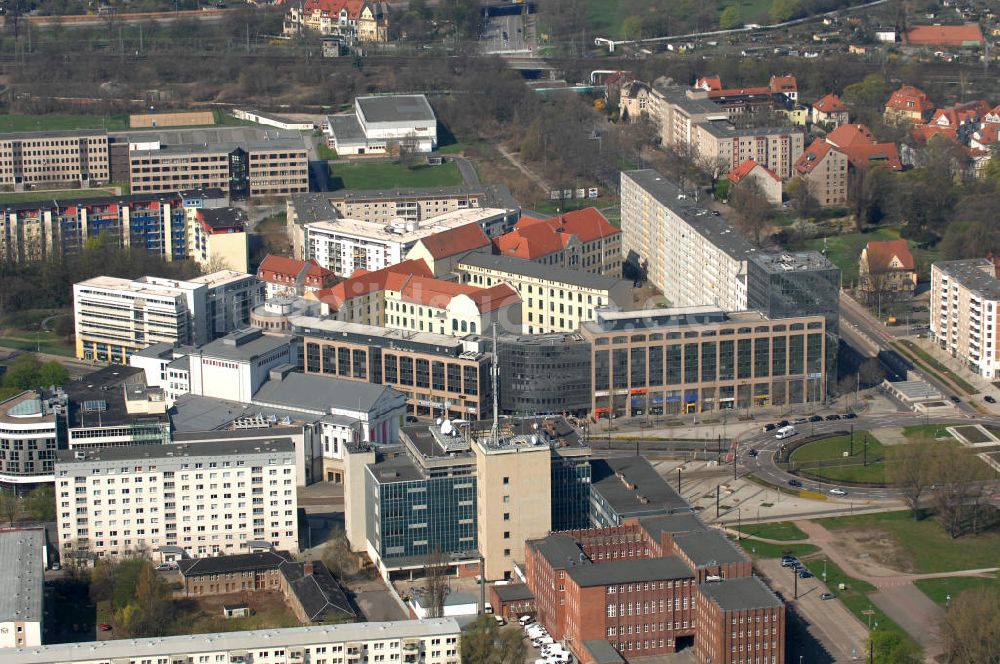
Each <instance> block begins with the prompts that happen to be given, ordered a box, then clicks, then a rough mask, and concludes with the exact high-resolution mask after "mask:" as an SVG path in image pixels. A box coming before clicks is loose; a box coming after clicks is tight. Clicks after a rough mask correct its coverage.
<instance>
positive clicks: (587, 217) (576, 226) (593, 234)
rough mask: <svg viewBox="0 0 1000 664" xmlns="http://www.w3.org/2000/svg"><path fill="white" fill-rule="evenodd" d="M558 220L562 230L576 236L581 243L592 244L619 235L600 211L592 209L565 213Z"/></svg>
mask: <svg viewBox="0 0 1000 664" xmlns="http://www.w3.org/2000/svg"><path fill="white" fill-rule="evenodd" d="M559 219H561V220H562V227H563V230H564V231H565V232H567V233H572V234H573V235H575V236H577V237H578V238H580V241H581V242H592V241H594V240H597V239H598V238H602V237H609V236H612V235H617V234H618V233H621V231H620V230H619V229H617V228H615V227H614V226H613V225H612V224H611V222H610V221H608V219H607V217H605V216H604V215H603V214H601V212H600V210H598V209H597V208H593V207H589V208H584V209H582V210H573V211H571V212H566V213H565V214H563V215H562V217H559Z"/></svg>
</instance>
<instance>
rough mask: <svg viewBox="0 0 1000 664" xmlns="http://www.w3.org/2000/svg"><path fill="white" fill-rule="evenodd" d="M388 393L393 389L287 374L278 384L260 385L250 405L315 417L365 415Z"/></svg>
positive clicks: (272, 380)
mask: <svg viewBox="0 0 1000 664" xmlns="http://www.w3.org/2000/svg"><path fill="white" fill-rule="evenodd" d="M389 391H392V388H391V387H388V386H386V385H375V384H372V383H363V382H360V381H353V380H343V379H340V378H325V377H323V376H314V375H311V374H301V373H290V374H287V375H286V376H285V377H284V378H282V379H280V380H276V379H273V378H272V379H271V380H269V381H267V382H266V383H264V384H263V385H261V387H260V389H259V390H257V393H256V394H255V395H254V396H253V403H255V404H266V405H273V406H278V407H287V408H291V409H295V410H306V411H309V412H315V413H316V414H320V413H328V412H330V409H331V408H344V409H350V410H357V409H359V408H360V409H361V410H363V411H367V410H371V409H372V408H373V407H374V405H375V404H376V402H378V400H379V399H381V398H382V395H384V394H385V393H386V392H389Z"/></svg>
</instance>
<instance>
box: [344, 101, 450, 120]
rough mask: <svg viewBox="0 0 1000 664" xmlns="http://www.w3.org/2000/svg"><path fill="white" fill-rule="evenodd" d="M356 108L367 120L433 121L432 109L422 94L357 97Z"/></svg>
mask: <svg viewBox="0 0 1000 664" xmlns="http://www.w3.org/2000/svg"><path fill="white" fill-rule="evenodd" d="M357 104H358V108H359V109H361V113H362V114H363V115H364V116H365V120H367V121H368V122H433V121H434V120H435V117H434V110H433V109H432V108H431V105H430V103H428V101H427V97H425V96H424V95H382V96H378V97H358V98H357Z"/></svg>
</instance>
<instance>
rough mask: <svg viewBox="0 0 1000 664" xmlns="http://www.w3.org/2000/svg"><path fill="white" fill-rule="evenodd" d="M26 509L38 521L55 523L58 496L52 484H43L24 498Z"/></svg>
mask: <svg viewBox="0 0 1000 664" xmlns="http://www.w3.org/2000/svg"><path fill="white" fill-rule="evenodd" d="M24 509H25V511H26V512H27V513H28V514H30V515H31V516H32V518H34V519H35V520H36V521H55V519H56V494H55V489H53V488H52V485H51V484H42V485H40V486H38V487H36V488H34V489H32V490H31V491H30V492H28V494H27V495H26V496H25V497H24Z"/></svg>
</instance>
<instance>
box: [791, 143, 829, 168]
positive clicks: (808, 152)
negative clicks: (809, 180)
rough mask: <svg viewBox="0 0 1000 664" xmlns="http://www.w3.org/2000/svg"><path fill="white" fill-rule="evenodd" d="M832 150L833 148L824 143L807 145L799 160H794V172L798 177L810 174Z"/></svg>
mask: <svg viewBox="0 0 1000 664" xmlns="http://www.w3.org/2000/svg"><path fill="white" fill-rule="evenodd" d="M832 149H833V146H832V145H830V144H829V143H827V142H826V141H820V140H816V141H813V142H812V143H810V144H809V147H807V148H806V149H805V150H803V151H802V154H800V155H799V158H798V159H796V160H795V170H796V171H797V172H798V173H799V175H808V174H809V173H812V171H813V169H814V168H816V167H817V166H818V165H819V164H820V163H821V162H822V161H823V159H824V158H825V157H826V155H827V153H829V152H830V150H832Z"/></svg>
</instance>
